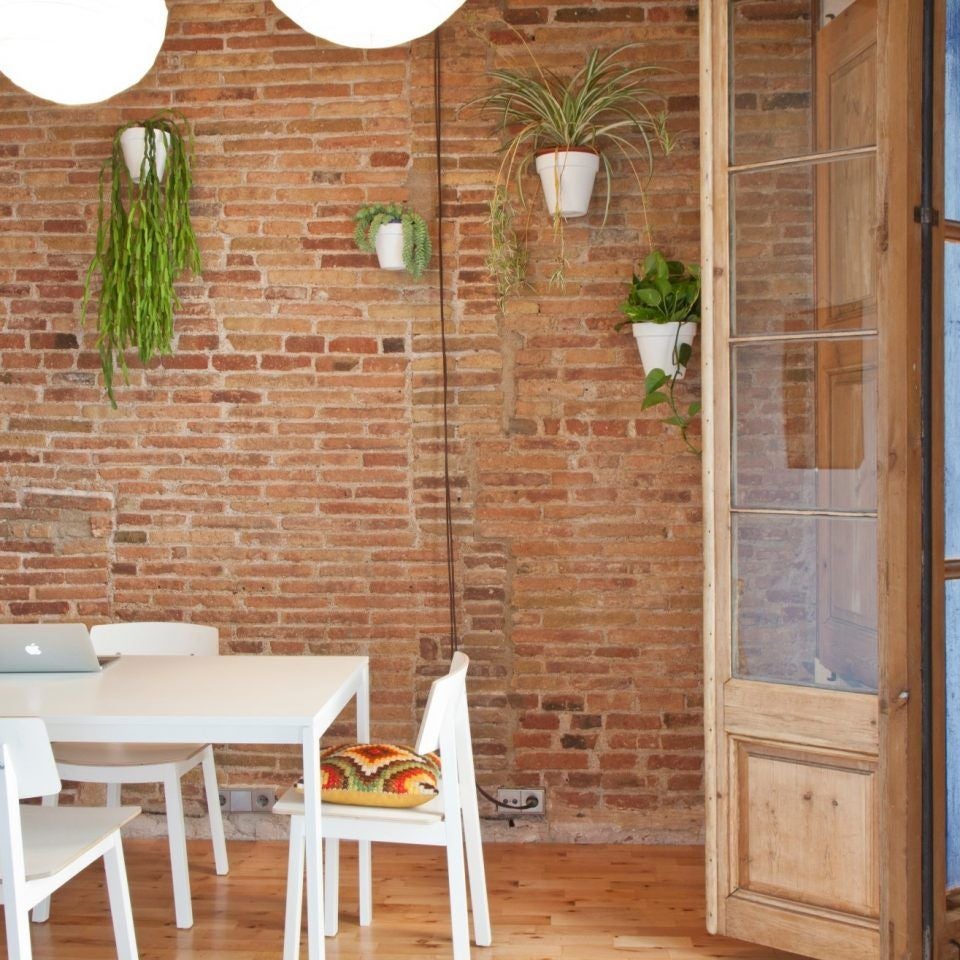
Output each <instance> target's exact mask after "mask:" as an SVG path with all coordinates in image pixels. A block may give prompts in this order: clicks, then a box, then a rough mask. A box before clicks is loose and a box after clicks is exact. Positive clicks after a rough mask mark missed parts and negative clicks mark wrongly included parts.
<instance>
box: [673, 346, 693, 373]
mask: <svg viewBox="0 0 960 960" xmlns="http://www.w3.org/2000/svg"><path fill="white" fill-rule="evenodd" d="M692 353H693V347H691V346H690V344H689V343H681V344H680V346H679V347H677V363H678V365H679V366H681V367H685V366H686V365H687V363H688V361H689V360H690V355H691V354H692Z"/></svg>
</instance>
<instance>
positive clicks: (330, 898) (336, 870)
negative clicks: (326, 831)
mask: <svg viewBox="0 0 960 960" xmlns="http://www.w3.org/2000/svg"><path fill="white" fill-rule="evenodd" d="M323 866H324V871H325V873H324V878H323V932H324V934H326V936H328V937H335V936H336V935H337V930H338V929H339V927H340V841H339V840H337V839H336V838H328V839H327V840H325V841H324V843H323Z"/></svg>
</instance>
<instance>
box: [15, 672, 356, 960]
mask: <svg viewBox="0 0 960 960" xmlns="http://www.w3.org/2000/svg"><path fill="white" fill-rule="evenodd" d="M351 699H356V713H357V739H358V741H360V742H364V741H369V739H370V672H369V661H368V659H367V657H327V656H316V657H286V656H223V657H180V656H177V657H151V656H142V657H141V656H124V657H120V658H119V659H118V660H117V661H115V662H114V663H112V664H110V665H109V666H107V667H105V668H104V669H103V670H102V671H101V672H99V673H87V674H76V673H73V674H38V673H30V674H25V673H21V674H9V673H8V674H0V716H33V717H42V718H43V720H44V721H45V723H46V726H47V730H48V732H49V734H50V739H51V740H58V741H73V742H99V743H134V742H135V743H215V744H227V743H229V744H271V743H272V744H298V745H299V746H300V747H301V750H302V754H303V782H304V806H305V816H306V834H307V842H306V861H307V927H308V937H307V941H308V944H309V958H310V960H322V958H323V957H324V954H325V947H324V936H323V910H322V904H323V870H322V869H321V866H322V857H321V842H322V833H321V822H320V808H321V805H320V754H319V744H320V738H321V736H322V735H323V734H324V733H325V732H326V730H327V729H328V728H329V726H330V724H331V723H333V721H334V720H336V718H337V716H338V715H339V714H340V712H341V711H342V710H343V708H344V707H345V706H346V705H347V704H348V703H349V702H350V700H351ZM361 854H362V856H363V859H364V860H366V861H367V863H369V860H368V858H369V850H367V851H361ZM364 854H365V855H364Z"/></svg>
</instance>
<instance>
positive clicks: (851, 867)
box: [730, 738, 880, 919]
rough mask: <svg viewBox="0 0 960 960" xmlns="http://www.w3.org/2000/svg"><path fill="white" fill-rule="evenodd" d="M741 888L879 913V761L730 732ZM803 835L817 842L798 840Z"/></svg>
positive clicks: (830, 907) (792, 900) (856, 911)
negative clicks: (865, 826) (866, 826)
mask: <svg viewBox="0 0 960 960" xmlns="http://www.w3.org/2000/svg"><path fill="white" fill-rule="evenodd" d="M730 743H731V763H732V765H733V769H732V771H731V777H730V781H731V783H732V784H733V785H734V789H735V791H736V793H735V797H734V803H735V804H736V806H737V808H738V812H737V820H738V823H739V831H738V833H737V834H736V836H735V837H734V838H733V840H734V849H733V851H732V853H733V855H732V857H731V860H732V862H733V863H734V864H735V865H736V872H735V874H734V878H733V885H734V888H735V890H745V891H750V892H752V893H758V894H765V895H766V896H769V897H773V898H776V899H779V900H784V901H787V902H788V903H789V904H791V905H793V904H804V905H806V906H810V907H823V908H825V909H826V910H829V911H839V912H841V913H848V914H853V915H856V916H861V917H865V918H874V919H875V918H876V917H877V916H878V914H879V893H880V886H879V882H878V873H877V845H876V842H875V837H876V831H875V830H873V829H871V830H863V829H862V825H863V824H864V823H866V824H871V825H875V824H876V817H877V791H876V772H877V768H876V761H875V760H873V759H872V758H866V757H863V756H862V755H858V754H848V753H839V752H835V751H830V752H826V751H814V750H807V749H799V748H796V747H791V746H787V745H785V744H778V743H775V742H767V741H751V740H738V739H736V738H731V741H730ZM797 834H801V835H803V836H807V837H816V838H817V842H816V843H810V844H797V843H794V842H793V837H795V836H796V835H797Z"/></svg>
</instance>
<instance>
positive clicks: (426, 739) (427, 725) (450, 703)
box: [416, 650, 470, 754]
mask: <svg viewBox="0 0 960 960" xmlns="http://www.w3.org/2000/svg"><path fill="white" fill-rule="evenodd" d="M469 666H470V658H469V657H468V656H467V655H466V654H465V653H461V652H460V651H459V650H458V651H457V652H456V653H455V654H454V655H453V659H452V660H451V661H450V672H449V673H448V674H447V675H446V676H444V677H440V678H439V679H438V680H434V681H433V685H432V686H431V687H430V695H429V696H428V697H427V706H426V709H425V710H424V711H423V719H422V720H421V721H420V733H419V734H418V736H417V746H416V751H417V753H420V754H423V753H430V752H432V751H434V750H436V749H437V748H438V747H439V746H440V740H441V738H442V736H443V733H444V731H445V730H446V729H450V730H452V729H453V728H454V726H455V724H456V721H457V711H458V709H463V710H464V712H465V708H466V701H467V667H469Z"/></svg>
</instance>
